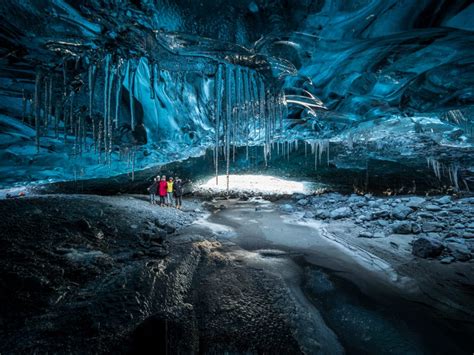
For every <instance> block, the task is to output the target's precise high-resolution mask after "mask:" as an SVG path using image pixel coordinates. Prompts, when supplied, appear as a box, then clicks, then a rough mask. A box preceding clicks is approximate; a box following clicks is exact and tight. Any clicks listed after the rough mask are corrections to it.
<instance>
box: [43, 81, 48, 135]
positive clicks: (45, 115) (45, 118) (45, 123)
mask: <svg viewBox="0 0 474 355" xmlns="http://www.w3.org/2000/svg"><path fill="white" fill-rule="evenodd" d="M48 93H49V90H48V77H45V78H44V106H43V125H42V126H43V128H44V129H43V132H47V127H48Z"/></svg>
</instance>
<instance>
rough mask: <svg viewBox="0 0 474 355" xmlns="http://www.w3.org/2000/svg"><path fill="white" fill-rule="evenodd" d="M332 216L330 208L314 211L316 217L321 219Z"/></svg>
mask: <svg viewBox="0 0 474 355" xmlns="http://www.w3.org/2000/svg"><path fill="white" fill-rule="evenodd" d="M329 217H330V213H329V211H328V210H316V212H315V213H314V218H319V219H328V218H329Z"/></svg>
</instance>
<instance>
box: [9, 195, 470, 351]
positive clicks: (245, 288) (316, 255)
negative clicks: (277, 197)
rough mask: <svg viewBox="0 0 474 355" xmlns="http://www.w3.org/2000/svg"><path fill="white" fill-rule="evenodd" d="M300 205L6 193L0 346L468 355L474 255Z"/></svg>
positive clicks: (20, 348)
mask: <svg viewBox="0 0 474 355" xmlns="http://www.w3.org/2000/svg"><path fill="white" fill-rule="evenodd" d="M288 204H294V205H296V203H295V202H294V201H277V202H269V201H266V200H263V199H261V198H250V199H245V200H242V199H229V200H224V199H214V200H212V201H202V200H199V199H186V200H185V203H184V205H185V209H184V210H183V211H178V210H175V209H172V208H160V207H157V206H152V205H150V204H149V203H148V202H147V201H146V198H145V197H144V196H140V195H122V196H109V197H104V196H96V195H43V196H31V197H28V198H21V199H12V200H0V212H1V215H2V220H1V221H0V230H1V231H2V233H1V238H0V257H1V259H2V263H1V270H0V271H1V272H0V275H1V276H0V277H1V280H0V281H1V282H0V287H1V289H2V290H1V291H2V292H0V294H1V296H0V297H1V302H0V304H1V308H0V312H1V317H0V319H1V322H2V329H3V330H2V331H1V332H0V344H2V345H1V347H0V352H2V353H4V352H5V353H15V352H20V351H22V352H25V351H26V352H51V353H57V352H64V351H66V352H71V353H82V352H95V353H106V352H111V351H113V352H117V353H143V352H144V350H145V349H146V348H147V347H149V346H153V347H154V349H155V350H156V351H168V352H170V353H177V352H181V353H182V352H201V353H221V352H225V351H227V352H234V353H243V352H250V353H257V352H270V353H298V352H303V353H332V354H335V353H342V352H343V351H344V350H345V351H346V352H349V353H374V354H375V353H382V352H384V353H385V352H390V353H432V352H441V353H446V352H449V353H452V354H453V353H463V352H465V351H466V349H470V348H471V347H470V345H472V344H469V342H470V341H471V340H470V339H471V338H472V337H471V336H470V335H472V330H473V320H474V302H473V298H474V296H473V293H472V289H473V285H474V273H473V266H474V264H473V263H472V262H462V263H461V262H454V263H451V264H441V263H440V262H439V260H429V259H419V258H415V257H413V256H412V255H411V246H410V241H411V238H410V237H409V236H406V235H398V236H390V238H360V237H358V236H357V235H358V234H359V231H360V229H361V226H360V225H356V224H355V222H354V220H353V219H351V218H345V219H342V220H337V221H322V220H318V219H315V218H307V215H305V213H304V211H299V210H298V209H295V210H294V211H292V212H291V213H287V212H283V211H282V206H287V205H288Z"/></svg>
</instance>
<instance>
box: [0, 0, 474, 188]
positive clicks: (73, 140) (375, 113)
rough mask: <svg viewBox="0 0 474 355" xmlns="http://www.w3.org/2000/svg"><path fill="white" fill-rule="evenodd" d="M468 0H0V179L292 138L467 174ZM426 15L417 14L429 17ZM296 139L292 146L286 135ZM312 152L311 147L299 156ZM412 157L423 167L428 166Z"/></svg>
mask: <svg viewBox="0 0 474 355" xmlns="http://www.w3.org/2000/svg"><path fill="white" fill-rule="evenodd" d="M473 12H474V5H473V4H471V3H470V2H469V1H455V2H449V3H448V2H443V1H428V0H426V1H425V0H424V1H408V2H404V3H403V4H402V3H400V2H398V1H396V0H389V1H371V2H368V3H365V2H364V3H361V2H355V1H342V0H328V1H303V2H295V1H290V2H272V1H253V2H251V3H249V4H247V2H245V1H244V2H239V3H235V4H233V3H232V5H230V4H229V2H226V1H224V0H221V1H203V2H200V4H197V3H196V2H193V1H191V0H186V1H176V2H173V1H162V0H156V1H128V0H127V1H105V2H104V1H102V2H99V1H95V0H93V1H76V2H72V1H66V0H54V1H48V2H46V3H45V4H40V3H38V2H35V1H31V0H21V1H13V0H5V1H3V2H2V4H1V5H0V13H1V18H2V23H3V25H2V30H1V34H2V43H3V44H2V57H1V58H2V59H0V108H1V111H0V112H1V116H0V124H1V127H2V130H1V132H0V145H1V150H0V154H1V158H2V159H1V161H2V163H1V165H0V169H1V171H2V174H1V179H0V185H2V186H4V187H6V186H11V185H15V184H23V183H25V182H31V181H56V180H69V179H81V178H89V177H103V176H111V175H116V174H121V173H129V174H130V175H131V176H133V173H134V171H135V170H136V169H143V168H146V167H150V166H154V165H157V164H163V163H166V162H170V161H176V160H180V159H184V158H187V157H190V156H198V155H200V154H202V153H203V152H204V150H205V149H209V148H210V149H211V150H212V151H213V153H214V168H212V167H210V170H214V171H215V175H216V180H217V179H218V175H219V174H220V173H222V172H225V173H226V174H227V175H228V174H229V173H230V170H232V167H233V165H235V164H237V163H238V162H237V161H236V147H246V149H247V156H246V158H247V159H248V147H249V146H261V147H262V151H263V161H264V164H265V165H267V164H268V161H269V160H271V159H272V156H274V155H275V151H276V153H277V154H278V155H279V154H280V151H281V152H284V154H285V155H286V156H287V157H288V159H290V157H291V154H292V153H291V152H292V151H293V150H295V151H296V150H297V149H298V144H304V149H305V152H306V155H307V159H311V160H312V161H313V162H314V163H313V164H314V168H315V169H316V171H318V169H324V168H327V167H328V166H329V165H330V163H331V164H332V165H334V166H336V167H341V168H350V169H364V167H365V166H366V162H367V161H368V159H373V160H378V161H389V162H397V163H399V164H403V165H405V166H408V167H411V168H413V169H420V171H422V169H426V168H429V171H432V174H433V176H434V177H436V179H439V180H440V182H443V183H446V184H449V185H451V186H452V187H453V188H455V189H458V190H459V189H469V188H472V186H473V183H474V180H473V179H474V178H473V174H472V173H473V172H474V162H473V158H472V157H473V155H472V147H473V135H472V134H473V114H474V109H473V104H474V91H473V88H474V60H473V58H474V55H473V54H474V53H473V48H474V32H473V31H474V27H473V25H472V22H470V21H468V20H467V19H469V18H470V15H472V14H473ZM427 19H430V20H427ZM298 142H300V143H298ZM310 155H311V156H310ZM426 161H427V162H428V164H426Z"/></svg>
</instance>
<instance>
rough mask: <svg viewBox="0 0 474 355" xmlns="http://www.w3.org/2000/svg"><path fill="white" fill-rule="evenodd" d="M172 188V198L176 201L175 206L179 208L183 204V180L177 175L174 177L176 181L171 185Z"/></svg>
mask: <svg viewBox="0 0 474 355" xmlns="http://www.w3.org/2000/svg"><path fill="white" fill-rule="evenodd" d="M173 189H174V200H175V202H176V208H177V209H181V207H182V204H183V182H182V181H181V179H180V178H179V177H177V178H176V181H175V183H174V186H173Z"/></svg>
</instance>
